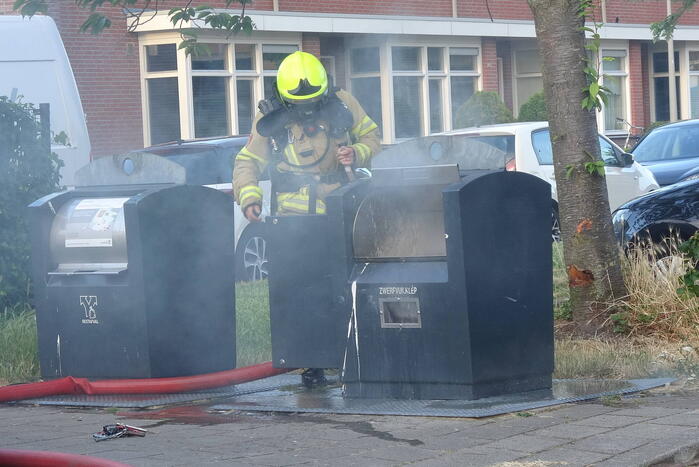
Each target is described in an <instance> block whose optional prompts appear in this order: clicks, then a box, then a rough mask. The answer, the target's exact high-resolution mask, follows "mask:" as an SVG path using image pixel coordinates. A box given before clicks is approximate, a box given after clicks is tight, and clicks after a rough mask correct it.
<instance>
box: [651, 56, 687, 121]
mask: <svg viewBox="0 0 699 467" xmlns="http://www.w3.org/2000/svg"><path fill="white" fill-rule="evenodd" d="M667 57H668V56H667V52H653V55H652V66H653V68H652V70H653V96H654V98H655V105H654V107H653V109H654V110H655V120H656V121H658V122H664V121H669V120H670V87H669V83H670V78H669V73H668V70H669V68H668V59H667ZM679 71H680V54H679V52H675V89H676V91H675V96H676V98H677V109H678V111H679V109H680V108H681V105H680V77H679Z"/></svg>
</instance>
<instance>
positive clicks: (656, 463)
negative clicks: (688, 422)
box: [640, 441, 699, 467]
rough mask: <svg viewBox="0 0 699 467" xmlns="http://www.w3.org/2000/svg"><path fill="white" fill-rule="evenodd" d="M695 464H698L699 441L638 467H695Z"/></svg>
mask: <svg viewBox="0 0 699 467" xmlns="http://www.w3.org/2000/svg"><path fill="white" fill-rule="evenodd" d="M697 463H699V441H695V442H693V443H690V444H687V445H686V446H682V447H679V448H675V449H672V450H670V451H668V452H666V453H664V454H661V455H659V456H657V457H655V458H653V459H651V460H650V461H647V462H644V463H642V464H641V465H640V467H675V466H677V467H679V466H690V465H696V464H697Z"/></svg>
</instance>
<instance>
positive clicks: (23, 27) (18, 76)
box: [0, 16, 90, 186]
mask: <svg viewBox="0 0 699 467" xmlns="http://www.w3.org/2000/svg"><path fill="white" fill-rule="evenodd" d="M0 44H2V46H0V96H8V97H9V98H10V99H11V100H14V101H17V100H19V101H20V102H24V103H29V104H33V105H35V106H37V107H38V105H39V104H44V103H48V104H49V106H50V107H49V109H50V112H51V133H52V140H53V135H59V134H61V132H64V133H65V134H66V135H67V143H68V144H57V143H55V142H53V143H52V146H51V149H52V150H53V152H55V153H56V154H58V157H60V158H61V160H63V162H64V164H65V166H64V167H63V168H62V169H61V177H62V178H61V184H62V185H66V186H71V185H73V175H74V174H75V171H76V170H77V169H79V168H80V167H82V166H83V165H85V164H87V163H88V162H90V138H89V137H88V134H87V125H86V124H85V114H84V112H83V107H82V104H81V102H80V95H79V94H78V87H77V86H76V84H75V78H74V76H73V70H72V69H71V67H70V62H69V61H68V55H67V54H66V50H65V48H64V47H63V41H62V40H61V36H60V34H59V33H58V29H57V28H56V23H54V22H53V19H51V18H50V17H48V16H34V17H33V18H31V19H29V18H22V17H21V16H0Z"/></svg>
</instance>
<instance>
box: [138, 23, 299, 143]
mask: <svg viewBox="0 0 699 467" xmlns="http://www.w3.org/2000/svg"><path fill="white" fill-rule="evenodd" d="M181 40H182V39H181V36H180V34H178V33H173V32H155V33H142V34H139V44H138V46H139V54H140V72H141V73H140V81H141V109H142V112H141V113H142V119H143V145H144V147H148V146H152V141H151V128H150V108H149V102H148V83H147V80H148V79H154V78H173V77H174V78H177V81H178V94H179V108H180V115H179V118H180V139H183V140H189V139H194V138H196V134H195V122H194V95H193V84H192V77H194V76H213V77H224V78H227V86H226V93H227V99H228V105H227V119H228V135H221V136H222V137H223V136H231V135H238V134H239V131H238V129H239V122H238V102H237V80H238V79H247V80H251V81H252V82H253V83H252V91H253V101H254V102H257V101H259V100H261V99H263V98H264V78H265V77H269V76H276V70H264V69H263V61H262V46H263V45H285V46H295V47H296V48H297V50H303V49H302V34H301V33H257V34H255V36H254V37H244V36H234V37H231V38H230V39H227V38H226V37H225V36H224V35H222V34H221V33H219V32H217V31H205V32H202V33H201V34H200V37H199V38H198V41H199V43H202V44H225V45H227V51H226V65H225V67H224V69H223V70H193V69H192V59H191V57H190V56H188V55H187V54H186V53H185V51H184V49H177V69H176V70H173V71H159V72H148V71H147V67H146V65H147V63H146V59H147V57H146V46H149V45H162V44H175V45H176V46H177V45H178V44H179V43H180V42H181ZM236 44H252V45H254V47H255V49H254V54H255V64H254V67H253V70H236V68H235V45H236Z"/></svg>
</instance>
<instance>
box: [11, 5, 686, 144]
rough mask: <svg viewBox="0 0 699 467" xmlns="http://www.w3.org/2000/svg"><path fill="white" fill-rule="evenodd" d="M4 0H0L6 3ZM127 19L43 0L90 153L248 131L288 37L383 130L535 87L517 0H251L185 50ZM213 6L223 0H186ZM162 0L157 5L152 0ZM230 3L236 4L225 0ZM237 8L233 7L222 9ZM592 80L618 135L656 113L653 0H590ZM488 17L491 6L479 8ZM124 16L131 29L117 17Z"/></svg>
mask: <svg viewBox="0 0 699 467" xmlns="http://www.w3.org/2000/svg"><path fill="white" fill-rule="evenodd" d="M12 3H13V0H0V13H5V14H9V13H11V6H12ZM160 3H161V8H163V11H162V12H160V13H159V14H150V13H148V14H147V15H144V16H143V17H142V20H141V22H140V24H138V25H134V24H131V26H132V27H131V28H129V27H128V24H127V20H126V19H125V18H124V17H123V15H122V14H121V12H120V10H117V9H113V10H112V11H109V10H106V12H107V13H109V14H110V15H111V18H112V19H113V25H112V27H111V28H110V29H108V30H107V31H106V32H105V33H103V34H102V35H101V36H91V35H88V34H82V33H80V32H79V31H78V29H79V26H80V24H81V23H82V21H83V20H84V19H85V18H86V17H87V15H88V14H89V12H86V11H82V10H77V9H76V7H75V2H74V1H72V0H53V1H51V2H50V5H51V6H50V11H49V14H50V15H51V16H52V17H53V18H54V19H55V21H56V23H57V25H58V27H59V30H60V31H61V35H62V37H63V41H64V43H65V46H66V49H67V52H68V55H69V57H70V60H71V63H72V66H73V70H74V73H75V76H76V80H77V83H78V88H79V90H80V94H81V98H82V100H83V107H84V109H85V112H86V114H87V119H88V129H89V132H90V138H91V141H92V149H93V156H102V155H109V154H114V153H118V152H122V151H125V150H130V149H134V148H139V147H143V146H144V145H145V146H147V145H150V144H156V143H160V142H164V141H171V140H175V139H178V138H182V139H189V138H201V137H209V136H219V135H228V134H244V133H247V132H249V131H250V127H251V122H252V117H253V112H254V109H255V104H256V102H257V101H258V100H259V99H261V98H263V97H264V96H265V95H266V94H267V93H268V92H269V90H270V86H271V85H272V82H273V80H274V75H275V70H276V68H277V66H278V64H279V62H280V61H281V60H282V59H283V57H284V56H285V55H286V54H288V53H289V52H291V51H294V50H298V49H301V50H305V51H308V52H311V53H314V54H316V55H318V56H319V57H320V58H321V60H322V61H323V62H324V64H325V65H326V67H327V69H328V71H329V73H330V75H332V77H333V79H334V81H335V83H336V84H337V85H338V86H341V87H343V88H346V89H348V90H350V91H351V92H352V93H353V94H354V95H355V96H357V97H358V99H359V100H360V101H361V102H362V104H363V105H364V107H365V108H366V110H367V112H368V113H369V114H370V115H371V116H372V117H373V118H374V120H375V121H376V122H377V123H379V124H380V126H381V130H382V135H383V142H384V143H392V142H395V141H396V140H400V139H403V138H409V137H413V136H418V135H424V134H429V133H437V132H440V131H445V130H450V129H452V128H453V127H454V121H453V117H454V114H455V110H456V109H457V108H458V107H459V106H460V105H461V104H462V103H463V102H465V101H466V99H468V97H469V96H470V95H471V94H472V93H473V92H474V91H476V90H487V91H496V92H498V93H499V94H500V95H501V97H502V99H503V101H504V102H505V103H506V104H507V105H508V107H510V108H512V110H513V112H514V113H515V115H516V114H517V112H518V109H519V108H520V106H521V105H522V104H523V103H524V102H526V100H527V99H528V98H529V97H530V96H531V95H532V94H534V93H535V92H537V91H539V90H541V88H542V78H541V70H540V60H539V56H538V51H537V44H536V41H535V34H534V24H533V21H532V16H531V13H530V11H529V8H528V6H527V1H526V0H489V2H488V3H486V0H432V1H429V2H426V1H424V0H319V1H312V2H309V1H302V0H255V2H254V3H253V5H252V8H253V9H252V10H249V11H248V12H247V13H248V14H250V16H251V17H252V18H253V20H254V22H255V24H256V26H257V29H256V31H254V32H253V33H252V35H245V34H239V35H235V36H232V37H227V36H226V33H224V32H221V31H214V30H206V29H203V30H202V32H201V33H200V38H199V41H200V42H203V43H206V44H209V48H210V49H211V52H212V53H211V55H207V56H202V57H198V58H196V57H195V58H192V57H187V56H186V55H185V54H184V52H183V51H181V50H178V49H177V44H178V43H179V41H180V40H181V36H180V34H179V33H178V31H177V29H175V28H173V26H172V23H171V22H170V21H169V19H168V17H167V10H168V9H169V8H170V7H172V6H179V5H180V4H182V3H184V2H181V1H178V0H168V1H161V2H160ZM203 3H206V4H210V5H212V6H222V5H223V4H224V2H223V0H213V1H208V2H200V1H195V2H194V4H195V5H196V4H203ZM163 5H165V6H164V7H163ZM234 5H236V4H234ZM236 12H238V10H236ZM596 14H597V17H598V19H599V20H602V21H603V22H604V24H605V26H604V27H603V28H602V30H601V34H602V38H603V41H602V46H601V49H602V55H603V56H605V57H609V58H608V59H606V60H605V61H604V62H603V66H604V73H605V76H604V84H605V85H606V86H607V87H609V88H610V89H611V90H612V91H613V95H612V97H611V98H610V101H609V104H608V105H607V107H606V108H605V109H604V110H603V111H602V112H600V113H599V117H598V123H599V127H600V129H602V131H604V132H605V133H607V134H608V135H610V136H614V135H621V134H623V135H625V134H626V131H627V128H628V127H627V126H626V125H625V124H622V123H619V121H618V120H617V119H619V118H621V119H624V120H627V121H629V122H631V123H632V124H634V125H638V126H647V125H648V124H649V123H651V122H653V121H657V120H668V119H669V118H670V109H669V104H668V103H669V86H668V83H669V77H668V54H667V45H666V43H665V42H659V43H657V44H653V43H652V41H651V40H650V39H651V35H650V30H649V27H648V25H649V23H651V22H653V21H657V20H659V19H661V18H663V17H664V16H665V15H666V2H665V1H661V0H645V1H639V0H600V8H599V9H598V11H597V12H596ZM491 17H492V20H491ZM130 29H131V30H130ZM674 50H675V54H674V55H675V70H676V72H677V75H676V78H675V80H676V90H677V101H678V112H677V113H678V117H679V118H682V119H686V118H694V117H699V7H697V8H695V9H694V10H692V11H690V12H689V13H688V14H686V15H685V16H684V17H683V20H682V26H681V27H680V28H678V30H677V31H676V34H675V40H674Z"/></svg>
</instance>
